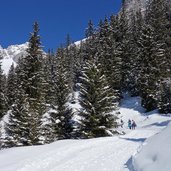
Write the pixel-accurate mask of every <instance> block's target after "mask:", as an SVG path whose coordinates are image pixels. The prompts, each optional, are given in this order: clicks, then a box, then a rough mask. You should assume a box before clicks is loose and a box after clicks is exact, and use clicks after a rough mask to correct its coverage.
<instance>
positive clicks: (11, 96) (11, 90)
mask: <svg viewBox="0 0 171 171" xmlns="http://www.w3.org/2000/svg"><path fill="white" fill-rule="evenodd" d="M16 89H17V76H16V73H15V68H14V64H12V65H11V68H10V70H9V73H8V78H7V87H6V96H7V101H8V108H9V109H10V108H11V106H12V104H14V102H15V100H16Z"/></svg>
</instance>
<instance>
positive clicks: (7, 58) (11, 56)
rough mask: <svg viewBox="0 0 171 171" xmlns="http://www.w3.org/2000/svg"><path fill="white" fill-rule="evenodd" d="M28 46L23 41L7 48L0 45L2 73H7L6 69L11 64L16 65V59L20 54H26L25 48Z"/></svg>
mask: <svg viewBox="0 0 171 171" xmlns="http://www.w3.org/2000/svg"><path fill="white" fill-rule="evenodd" d="M27 47H28V43H24V44H21V45H12V46H9V47H8V48H7V49H3V48H2V47H1V46H0V56H2V58H3V59H2V61H1V62H2V69H3V71H4V73H5V74H6V75H7V74H8V71H9V69H10V67H11V65H12V63H13V64H14V66H16V65H17V62H18V59H19V58H20V57H22V56H25V55H26V49H27Z"/></svg>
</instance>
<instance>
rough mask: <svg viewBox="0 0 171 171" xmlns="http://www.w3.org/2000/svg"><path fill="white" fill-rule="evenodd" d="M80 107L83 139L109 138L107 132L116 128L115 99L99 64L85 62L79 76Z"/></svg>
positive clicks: (92, 61)
mask: <svg viewBox="0 0 171 171" xmlns="http://www.w3.org/2000/svg"><path fill="white" fill-rule="evenodd" d="M80 79H81V86H80V98H79V101H80V105H81V106H82V111H81V112H80V116H81V128H80V129H81V134H82V136H83V137H84V138H92V137H101V136H109V133H108V131H107V130H109V129H111V128H113V127H117V123H116V116H115V115H113V114H112V113H111V112H112V111H113V110H115V109H116V106H115V105H114V103H113V99H115V97H114V95H113V91H112V89H111V88H110V86H109V84H108V82H107V80H106V77H105V75H104V74H103V72H102V68H101V65H100V63H98V62H97V61H94V60H91V61H87V62H86V64H85V66H84V68H83V71H82V76H81V78H80Z"/></svg>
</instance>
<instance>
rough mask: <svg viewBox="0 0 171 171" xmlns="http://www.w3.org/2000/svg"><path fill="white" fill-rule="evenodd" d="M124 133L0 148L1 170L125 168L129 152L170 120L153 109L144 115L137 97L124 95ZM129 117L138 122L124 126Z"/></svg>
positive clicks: (98, 170)
mask: <svg viewBox="0 0 171 171" xmlns="http://www.w3.org/2000/svg"><path fill="white" fill-rule="evenodd" d="M120 112H121V116H122V119H123V120H124V122H125V124H124V128H120V131H124V132H126V134H125V135H121V136H114V137H107V138H96V139H89V140H61V141H57V142H55V143H52V144H49V145H44V146H34V147H18V148H11V149H4V150H1V151H0V170H2V171H128V170H129V169H130V170H131V169H132V162H131V161H132V156H134V155H135V154H136V153H137V150H138V149H139V148H140V147H141V145H142V144H143V143H144V141H145V140H146V139H148V138H149V137H151V136H153V135H154V134H156V133H158V132H160V131H161V130H162V129H163V128H165V127H166V125H167V123H168V122H169V121H170V120H171V118H170V117H166V116H160V115H158V114H157V113H156V112H155V111H154V112H153V113H149V116H148V117H147V116H146V115H145V114H143V112H144V110H143V109H142V108H141V107H140V98H129V97H125V100H123V102H122V106H121V109H120ZM128 118H130V119H134V120H135V121H136V122H137V125H138V128H137V129H136V130H128V129H127V120H128Z"/></svg>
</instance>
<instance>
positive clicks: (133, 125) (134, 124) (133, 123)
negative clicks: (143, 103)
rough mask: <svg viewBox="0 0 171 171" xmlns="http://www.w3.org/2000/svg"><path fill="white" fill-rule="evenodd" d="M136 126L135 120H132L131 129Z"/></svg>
mask: <svg viewBox="0 0 171 171" xmlns="http://www.w3.org/2000/svg"><path fill="white" fill-rule="evenodd" d="M136 126H137V125H136V123H135V121H134V120H132V125H131V127H132V129H135V127H136Z"/></svg>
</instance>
